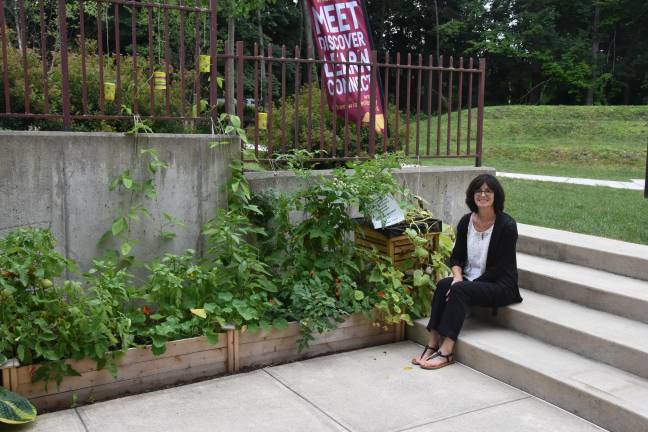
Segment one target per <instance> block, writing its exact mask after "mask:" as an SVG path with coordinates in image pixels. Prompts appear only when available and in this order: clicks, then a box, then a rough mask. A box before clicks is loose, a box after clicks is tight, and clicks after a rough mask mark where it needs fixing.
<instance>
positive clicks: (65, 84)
mask: <svg viewBox="0 0 648 432" xmlns="http://www.w3.org/2000/svg"><path fill="white" fill-rule="evenodd" d="M58 17H59V31H60V33H61V87H62V88H61V90H62V94H61V97H62V98H63V127H64V128H65V130H69V129H70V125H71V123H72V122H71V117H70V76H69V73H68V72H69V71H68V46H67V16H66V13H65V0H59V2H58Z"/></svg>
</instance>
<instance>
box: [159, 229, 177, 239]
mask: <svg viewBox="0 0 648 432" xmlns="http://www.w3.org/2000/svg"><path fill="white" fill-rule="evenodd" d="M161 235H162V238H163V239H165V240H171V239H173V238H175V236H176V233H174V232H173V231H162V233H161Z"/></svg>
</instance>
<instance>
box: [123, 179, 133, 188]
mask: <svg viewBox="0 0 648 432" xmlns="http://www.w3.org/2000/svg"><path fill="white" fill-rule="evenodd" d="M122 184H123V185H124V187H125V188H126V189H130V188H132V187H133V179H132V178H130V177H122Z"/></svg>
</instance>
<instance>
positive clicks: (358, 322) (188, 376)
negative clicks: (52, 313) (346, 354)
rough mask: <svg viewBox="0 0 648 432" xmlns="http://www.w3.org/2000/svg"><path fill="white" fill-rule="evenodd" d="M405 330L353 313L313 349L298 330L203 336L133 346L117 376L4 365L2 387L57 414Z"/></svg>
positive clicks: (385, 338) (81, 367) (83, 368)
mask: <svg viewBox="0 0 648 432" xmlns="http://www.w3.org/2000/svg"><path fill="white" fill-rule="evenodd" d="M403 337H404V335H403V332H402V329H401V327H400V326H389V327H386V329H385V328H383V327H376V326H375V325H374V323H373V320H370V319H368V318H366V317H365V316H364V315H362V314H356V315H352V316H350V317H349V318H347V319H346V320H345V321H344V322H343V323H341V324H340V325H339V326H338V328H337V329H335V330H333V331H331V332H327V333H322V334H318V335H315V339H314V340H313V341H311V343H310V345H309V346H308V348H306V349H305V350H304V351H302V352H298V351H297V347H296V341H297V339H298V338H299V326H298V324H297V323H290V324H289V325H288V328H286V329H283V330H271V331H268V332H264V331H259V332H256V333H251V332H241V331H239V330H227V332H226V333H220V334H219V341H218V343H217V344H216V345H208V344H207V342H206V340H205V339H204V338H203V337H195V338H190V339H182V340H177V341H172V342H168V343H167V348H166V351H165V353H164V354H162V355H159V356H155V355H153V352H152V350H151V346H149V345H147V346H144V347H137V348H131V349H129V350H128V351H126V353H124V355H123V356H121V357H120V358H119V359H118V360H117V362H116V363H117V378H113V377H112V375H110V373H109V372H108V371H107V370H105V369H102V370H97V367H96V363H95V362H94V361H92V360H89V359H85V360H80V361H69V364H70V365H71V366H72V367H73V368H74V369H76V370H77V371H78V372H79V373H80V374H81V376H66V377H64V378H63V381H62V382H61V384H60V385H59V386H57V385H56V383H54V382H48V383H47V384H46V383H45V382H43V381H39V382H32V380H31V378H32V376H33V374H34V372H35V371H36V369H37V368H38V365H28V366H20V364H19V362H18V361H17V360H9V361H8V362H6V363H5V364H3V365H0V372H2V373H1V375H0V385H3V386H4V387H5V388H7V389H8V390H10V391H13V392H15V393H18V394H21V395H22V396H25V397H27V398H28V399H29V400H30V401H31V402H32V403H33V404H34V405H35V406H36V407H37V408H38V409H39V410H40V411H55V410H59V409H66V408H70V407H71V406H72V404H73V402H76V403H78V404H84V403H90V402H94V401H99V400H104V399H110V398H114V397H117V396H122V395H127V394H137V393H141V392H145V391H150V390H155V389H160V388H163V387H166V386H171V385H177V384H181V383H187V382H191V381H194V380H197V379H201V378H208V377H215V376H218V375H222V374H226V373H236V372H238V371H239V370H240V369H241V368H252V367H261V366H268V365H272V364H278V363H285V362H288V361H293V360H299V359H304V358H309V357H313V356H317V355H321V354H328V353H334V352H341V351H345V350H352V349H358V348H364V347H369V346H375V345H382V344H386V343H391V342H397V341H400V340H403Z"/></svg>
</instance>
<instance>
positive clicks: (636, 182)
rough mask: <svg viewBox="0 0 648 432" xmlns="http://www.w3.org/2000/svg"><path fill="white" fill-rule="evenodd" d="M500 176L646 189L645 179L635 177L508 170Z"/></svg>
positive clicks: (616, 187) (498, 174)
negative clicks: (564, 175) (569, 175)
mask: <svg viewBox="0 0 648 432" xmlns="http://www.w3.org/2000/svg"><path fill="white" fill-rule="evenodd" d="M497 176H498V177H509V178H515V179H522V180H537V181H546V182H554V183H570V184H577V185H586V186H606V187H611V188H615V189H631V190H641V191H642V190H644V180H643V179H633V180H631V181H616V180H598V179H585V178H576V177H557V176H546V175H536V174H518V173H507V172H499V171H498V172H497Z"/></svg>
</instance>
